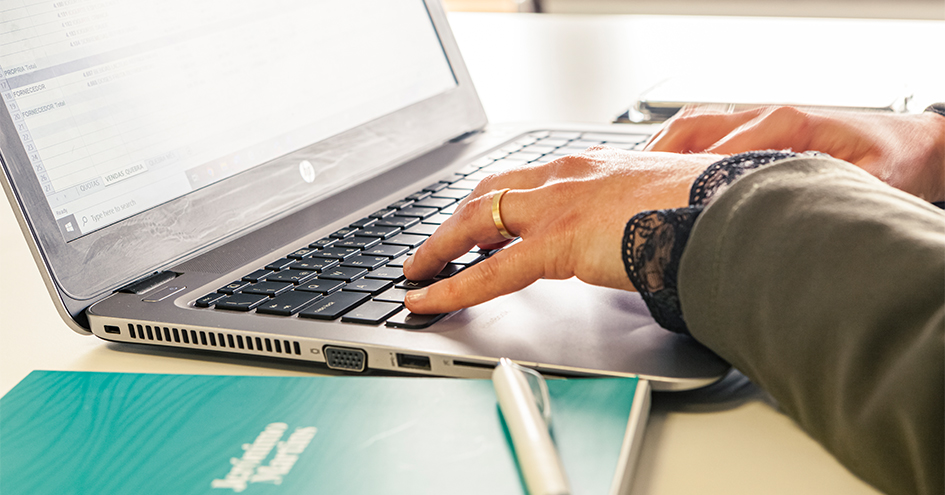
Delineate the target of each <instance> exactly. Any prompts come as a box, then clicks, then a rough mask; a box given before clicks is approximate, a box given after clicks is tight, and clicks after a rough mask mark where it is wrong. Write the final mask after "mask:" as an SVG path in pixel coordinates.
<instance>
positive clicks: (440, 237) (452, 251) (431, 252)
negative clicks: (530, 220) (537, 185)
mask: <svg viewBox="0 0 945 495" xmlns="http://www.w3.org/2000/svg"><path fill="white" fill-rule="evenodd" d="M496 194H498V192H497V191H493V192H491V193H489V194H487V195H484V196H480V197H478V198H475V199H473V200H472V201H470V202H469V203H468V204H467V205H466V207H464V208H460V209H457V210H456V212H454V213H453V215H452V216H451V217H450V218H448V219H447V220H446V221H445V222H443V224H442V225H440V227H439V228H438V229H436V232H434V233H433V235H431V236H430V238H429V239H427V240H426V241H425V242H424V243H423V244H421V245H420V247H419V248H417V251H416V253H414V255H413V256H411V257H410V258H408V259H407V261H405V262H404V275H406V276H407V278H408V279H411V280H427V279H430V278H433V277H434V276H436V274H437V273H440V270H442V269H443V267H444V266H446V264H447V263H449V262H450V261H452V260H454V259H456V258H458V257H460V256H462V255H463V254H465V253H467V252H469V250H470V249H472V248H473V247H474V246H477V245H484V246H490V245H499V246H501V245H504V244H505V243H506V241H507V239H506V238H505V237H503V236H502V234H500V233H499V229H498V228H497V227H496V224H495V222H494V221H493V218H492V201H493V198H494V197H495V195H496ZM525 194H527V191H517V190H511V191H508V192H506V193H505V194H504V195H503V196H502V200H501V203H500V211H501V214H502V222H503V223H504V224H505V227H506V229H507V230H509V231H510V232H516V233H517V232H519V230H517V229H518V228H520V227H521V225H522V224H523V222H525V220H524V219H523V215H522V212H523V211H525V210H524V209H527V204H525V203H524V202H523V198H522V196H523V195H525Z"/></svg>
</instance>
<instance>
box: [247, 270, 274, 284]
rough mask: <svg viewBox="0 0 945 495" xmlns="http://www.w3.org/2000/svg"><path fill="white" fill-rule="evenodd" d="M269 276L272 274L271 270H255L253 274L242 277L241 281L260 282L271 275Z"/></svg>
mask: <svg viewBox="0 0 945 495" xmlns="http://www.w3.org/2000/svg"><path fill="white" fill-rule="evenodd" d="M271 274H272V270H265V269H260V270H256V271H255V272H253V273H250V274H249V275H245V276H243V280H245V281H247V282H259V281H260V280H262V279H264V278H266V276H267V275H271Z"/></svg>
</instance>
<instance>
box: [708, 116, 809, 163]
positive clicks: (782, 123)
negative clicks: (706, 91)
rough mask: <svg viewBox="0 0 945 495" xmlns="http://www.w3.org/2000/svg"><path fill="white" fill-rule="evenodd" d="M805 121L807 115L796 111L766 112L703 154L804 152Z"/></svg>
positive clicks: (807, 131) (807, 120) (805, 137)
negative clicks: (774, 150) (760, 151)
mask: <svg viewBox="0 0 945 495" xmlns="http://www.w3.org/2000/svg"><path fill="white" fill-rule="evenodd" d="M808 117H809V116H808V114H807V113H805V112H802V111H800V110H797V109H796V108H791V107H778V108H769V109H767V111H766V112H765V113H764V114H763V115H761V116H759V117H758V118H756V119H754V120H752V121H750V122H747V123H745V124H743V125H742V126H740V127H739V128H738V129H735V130H734V131H733V132H731V133H730V134H729V135H727V136H725V137H724V138H722V139H720V140H719V141H718V142H717V143H715V144H713V145H712V146H709V148H708V149H706V151H707V152H709V153H718V154H725V155H731V154H735V153H743V152H746V151H754V150H767V149H776V150H781V149H792V150H794V151H807V149H808V147H809V144H810V133H811V127H810V125H809V124H810V121H809V119H808Z"/></svg>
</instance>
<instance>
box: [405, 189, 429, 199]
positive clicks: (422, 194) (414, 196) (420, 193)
mask: <svg viewBox="0 0 945 495" xmlns="http://www.w3.org/2000/svg"><path fill="white" fill-rule="evenodd" d="M429 197H430V192H429V191H417V192H415V193H413V194H411V195H410V196H407V197H406V198H404V199H406V200H409V201H420V200H421V199H424V198H429Z"/></svg>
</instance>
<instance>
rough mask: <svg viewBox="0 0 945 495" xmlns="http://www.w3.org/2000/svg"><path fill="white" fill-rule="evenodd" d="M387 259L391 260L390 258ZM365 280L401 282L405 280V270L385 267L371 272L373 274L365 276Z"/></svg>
mask: <svg viewBox="0 0 945 495" xmlns="http://www.w3.org/2000/svg"><path fill="white" fill-rule="evenodd" d="M385 259H387V260H389V259H390V258H385ZM364 278H376V279H379V280H392V281H394V282H400V281H401V280H403V279H404V269H403V268H395V267H392V266H383V267H380V268H376V269H374V270H371V272H370V273H368V274H367V275H365V276H364Z"/></svg>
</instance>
